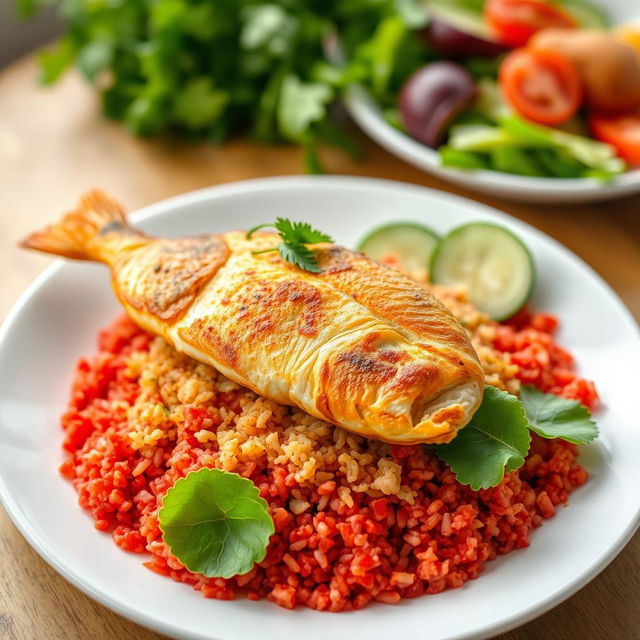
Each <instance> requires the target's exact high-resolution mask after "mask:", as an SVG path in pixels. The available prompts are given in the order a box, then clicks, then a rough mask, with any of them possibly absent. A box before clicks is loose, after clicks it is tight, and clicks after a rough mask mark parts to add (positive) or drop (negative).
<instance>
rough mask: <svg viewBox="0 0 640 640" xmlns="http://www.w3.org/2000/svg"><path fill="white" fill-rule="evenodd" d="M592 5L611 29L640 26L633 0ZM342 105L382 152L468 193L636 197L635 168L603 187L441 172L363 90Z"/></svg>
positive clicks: (639, 173)
mask: <svg viewBox="0 0 640 640" xmlns="http://www.w3.org/2000/svg"><path fill="white" fill-rule="evenodd" d="M596 4H602V6H603V7H605V11H607V13H608V15H610V16H611V19H612V21H613V23H614V24H627V23H631V22H635V23H640V7H639V5H638V3H637V0H607V2H606V3H605V2H603V1H602V0H601V1H600V2H597V1H596ZM345 102H346V105H347V109H348V111H349V113H350V114H351V116H352V117H353V119H354V120H355V121H356V122H357V123H358V125H360V127H361V128H362V129H363V130H364V131H365V132H366V133H367V134H368V135H369V136H371V137H372V138H373V139H374V140H375V141H376V142H377V143H378V144H380V145H381V146H383V147H384V148H385V149H387V150H388V151H390V152H391V153H393V154H395V155H397V156H399V157H400V158H402V159H403V160H406V161H407V162H409V163H411V164H413V165H414V166H416V167H418V168H420V169H424V170H425V171H427V172H428V173H432V174H433V175H436V176H438V177H440V178H443V179H444V180H448V181H449V182H453V183H454V184H458V185H460V186H462V187H465V188H467V189H470V190H472V191H478V192H479V193H488V194H490V195H492V196H494V197H502V198H508V199H511V200H523V201H525V202H588V201H595V200H607V199H610V198H618V197H621V196H626V195H630V194H633V193H638V192H640V169H634V170H632V171H628V172H627V173H625V174H623V175H621V176H619V177H618V178H616V179H615V180H613V181H611V182H608V183H603V182H601V181H598V180H593V179H587V178H579V179H567V178H534V177H528V176H517V175H511V174H508V173H499V172H497V171H464V170H460V169H454V168H449V167H443V166H441V165H440V157H439V155H438V153H437V152H436V151H434V150H433V149H430V148H429V147H427V146H425V145H423V144H421V143H420V142H418V141H417V140H414V139H413V138H411V137H409V136H408V135H406V134H404V133H402V132H401V131H398V130H397V129H395V128H394V127H392V126H391V125H389V124H388V123H387V121H386V120H385V119H384V118H383V117H382V114H381V112H380V109H379V108H378V106H377V104H376V103H375V101H374V100H373V99H372V97H371V96H370V95H369V93H368V92H367V91H366V90H365V89H364V88H362V87H351V88H350V89H349V90H348V91H347V95H346V99H345Z"/></svg>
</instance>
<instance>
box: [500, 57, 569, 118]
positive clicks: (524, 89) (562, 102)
mask: <svg viewBox="0 0 640 640" xmlns="http://www.w3.org/2000/svg"><path fill="white" fill-rule="evenodd" d="M499 81H500V86H501V87H502V91H503V93H504V95H505V98H506V99H507V101H508V102H509V103H510V104H511V105H512V106H513V107H514V108H515V109H516V111H518V113H520V115H522V116H524V117H525V118H528V119H529V120H533V121H534V122H539V123H541V124H548V125H555V124H560V123H561V122H566V121H567V120H569V118H571V117H572V116H573V115H574V114H575V112H576V111H577V110H578V108H579V107H580V104H581V102H582V82H581V80H580V76H579V74H578V70H577V69H576V68H575V66H574V65H573V63H572V62H571V61H570V60H569V59H568V58H566V57H565V56H563V55H560V54H559V53H555V52H554V51H550V50H538V49H535V50H529V49H516V50H515V51H512V52H511V53H510V54H509V55H508V56H507V57H506V58H505V59H504V61H503V62H502V64H501V65H500V73H499Z"/></svg>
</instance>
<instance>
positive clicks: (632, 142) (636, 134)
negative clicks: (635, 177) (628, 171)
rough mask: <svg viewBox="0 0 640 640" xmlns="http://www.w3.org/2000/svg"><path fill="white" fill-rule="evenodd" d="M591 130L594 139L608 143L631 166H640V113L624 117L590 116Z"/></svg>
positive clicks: (628, 114) (597, 114) (595, 114)
mask: <svg viewBox="0 0 640 640" xmlns="http://www.w3.org/2000/svg"><path fill="white" fill-rule="evenodd" d="M589 128H590V129H591V133H592V135H593V137H594V138H596V139H598V140H601V141H602V142H608V143H609V144H610V145H612V146H614V147H615V148H616V151H617V152H618V155H619V156H620V157H621V158H624V159H625V160H626V161H627V162H628V163H629V164H631V165H634V166H640V112H635V113H627V114H624V115H603V114H599V113H594V114H591V115H590V116H589Z"/></svg>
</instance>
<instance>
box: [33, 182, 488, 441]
mask: <svg viewBox="0 0 640 640" xmlns="http://www.w3.org/2000/svg"><path fill="white" fill-rule="evenodd" d="M278 242H279V237H278V236H277V235H276V234H273V233H263V232H259V233H256V234H255V235H254V236H252V238H251V239H249V240H248V239H247V238H246V234H245V233H244V232H240V231H234V232H228V233H222V234H209V235H201V236H193V237H187V238H174V239H170V238H151V237H148V236H146V235H144V234H142V233H141V232H138V231H136V230H134V229H133V228H131V227H130V226H129V224H128V223H127V221H126V217H125V214H124V211H123V210H122V208H121V207H120V205H118V204H117V203H116V202H114V201H113V200H111V199H110V198H108V197H107V196H106V195H104V194H103V193H101V192H97V191H95V192H91V193H89V194H87V195H86V196H85V197H84V198H83V199H82V200H81V202H80V205H79V207H78V209H77V210H75V211H73V212H71V213H68V214H67V215H66V216H65V217H64V218H63V219H62V220H61V222H60V223H58V224H56V225H52V226H50V227H48V228H46V229H44V230H43V231H40V232H36V233H34V234H32V235H31V236H29V237H28V238H26V239H25V241H24V242H23V243H22V246H24V247H27V248H31V249H37V250H40V251H45V252H48V253H55V254H57V255H62V256H65V257H68V258H74V259H81V260H94V261H99V262H104V263H106V264H108V265H109V266H110V267H111V277H112V284H113V288H114V291H115V293H116V295H117V297H118V299H119V300H120V302H121V303H122V304H123V306H124V307H125V309H126V310H127V312H128V314H129V315H130V316H131V317H132V318H133V320H134V321H135V322H137V323H138V324H139V325H140V326H141V327H143V328H144V329H147V330H149V331H151V332H153V333H156V334H158V335H161V336H162V337H164V338H165V339H166V340H167V341H168V342H170V343H171V344H172V345H173V346H174V347H175V348H176V349H177V350H179V351H181V352H184V353H186V354H188V355H190V356H192V357H193V358H195V359H196V360H199V361H201V362H205V363H207V364H209V365H211V366H213V367H215V368H216V369H218V370H219V371H220V372H222V373H223V374H224V375H226V376H227V377H229V378H230V379H232V380H234V381H236V382H238V383H240V384H242V385H244V386H247V387H249V388H251V389H253V390H254V391H256V392H257V393H259V394H261V395H263V396H266V397H268V398H270V399H272V400H275V401H277V402H280V403H283V404H289V405H294V406H298V407H300V408H301V409H303V410H304V411H306V412H307V413H309V414H311V415H313V416H316V417H318V418H321V419H323V420H327V421H329V422H332V423H333V424H335V425H338V426H340V427H343V428H345V429H348V430H350V431H353V432H355V433H357V434H359V435H362V436H366V437H370V438H376V439H379V440H383V441H386V442H390V443H401V444H417V443H424V442H430V443H441V442H449V441H450V440H451V439H452V438H454V437H455V435H456V433H457V432H458V430H459V429H461V428H462V427H464V426H465V425H466V424H467V423H468V422H469V420H470V418H471V416H472V415H473V413H474V412H475V411H476V409H477V408H478V406H479V405H480V402H481V400H482V391H483V387H484V377H483V373H482V369H481V367H480V364H479V362H478V358H477V355H476V353H475V351H474V350H473V348H472V346H471V344H470V343H469V340H468V338H467V335H466V333H465V331H464V329H463V328H462V327H461V326H460V324H459V323H458V322H457V321H456V320H455V318H454V317H453V316H452V315H451V313H450V312H449V311H448V310H447V309H446V308H445V307H444V306H443V305H442V304H441V303H440V302H439V301H437V300H436V299H435V298H434V297H433V295H432V294H431V293H430V292H429V290H428V289H427V288H426V287H424V286H423V285H421V284H419V283H417V282H415V281H413V280H411V279H410V278H407V277H405V276H404V275H402V274H401V273H398V272H397V271H394V270H393V269H390V268H388V267H385V266H384V265H381V264H379V263H378V262H375V261H374V260H371V259H369V258H367V257H366V256H364V255H362V254H359V253H356V252H353V251H350V250H348V249H344V248H342V247H338V246H335V245H331V244H320V245H316V246H315V247H314V251H315V252H316V256H317V258H318V264H319V266H320V267H321V273H319V274H315V273H309V272H307V271H303V270H301V269H299V268H298V267H295V266H293V265H291V264H289V263H287V262H285V261H284V260H282V259H281V258H280V256H279V255H278V254H277V253H275V252H273V253H263V254H259V255H256V254H255V253H254V252H255V251H259V250H262V249H267V248H272V247H275V246H276V245H277V243H278Z"/></svg>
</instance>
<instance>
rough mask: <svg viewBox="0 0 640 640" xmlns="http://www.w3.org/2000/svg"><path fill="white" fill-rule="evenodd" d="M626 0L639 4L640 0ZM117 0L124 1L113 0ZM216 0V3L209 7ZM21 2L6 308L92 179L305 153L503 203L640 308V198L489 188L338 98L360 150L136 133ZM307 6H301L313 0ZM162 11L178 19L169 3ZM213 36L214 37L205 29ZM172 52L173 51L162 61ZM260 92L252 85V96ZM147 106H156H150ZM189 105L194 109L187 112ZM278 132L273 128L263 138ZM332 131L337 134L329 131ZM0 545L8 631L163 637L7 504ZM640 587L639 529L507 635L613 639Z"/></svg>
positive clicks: (2, 204)
mask: <svg viewBox="0 0 640 640" xmlns="http://www.w3.org/2000/svg"><path fill="white" fill-rule="evenodd" d="M126 1H127V0H122V2H121V3H120V4H122V5H124V4H125V3H126ZM218 2H219V3H220V4H219V6H224V7H233V6H234V0H218ZM383 2H384V0H381V2H379V3H378V4H380V5H381V4H382V3H383ZM628 2H629V7H630V8H632V7H635V6H636V3H637V2H638V0H628ZM20 4H21V5H22V6H23V7H26V8H29V7H30V6H31V5H34V4H39V3H38V0H31V1H29V0H22V1H21V3H20ZM95 4H96V6H99V4H100V3H99V2H98V1H96V3H95ZM113 4H114V6H115V4H118V3H117V2H116V1H115V0H114V2H113ZM131 4H132V6H133V5H134V4H136V3H133V2H132V3H131ZM164 4H165V5H167V4H170V3H164ZM176 4H178V5H179V4H184V3H183V2H177V3H176ZM201 4H202V3H201ZM214 4H215V3H213V2H212V3H210V5H211V6H212V7H213V6H214ZM292 4H294V5H297V4H298V2H297V1H296V2H292ZM375 4H376V3H375V2H374V0H361V1H358V0H309V2H308V5H309V6H311V5H314V6H316V7H322V10H323V11H324V10H325V9H326V10H327V11H329V10H332V11H336V12H338V13H339V12H340V11H343V10H344V11H346V10H347V8H349V7H350V8H351V9H349V10H352V9H353V10H354V11H355V10H359V11H362V12H363V14H362V15H363V16H364V17H363V24H364V23H365V22H366V21H367V20H368V19H370V18H371V17H373V19H374V20H375V15H374V14H373V13H372V12H371V11H370V10H369V9H368V7H372V6H374V5H375ZM406 4H410V3H406ZM16 6H17V5H16V3H14V2H10V1H9V0H0V274H2V279H1V284H0V320H2V318H3V317H4V316H5V315H6V314H7V313H8V312H9V309H10V308H11V306H12V305H13V304H14V303H15V301H16V300H17V299H18V297H19V295H20V294H21V293H22V291H24V289H25V288H26V287H27V286H28V284H29V283H30V282H31V281H32V280H33V278H34V277H36V276H37V274H38V273H39V272H40V271H41V270H42V269H43V268H44V267H45V266H46V265H47V264H48V263H49V260H48V259H47V258H46V257H43V256H39V255H35V254H30V253H26V252H23V251H19V250H18V249H17V248H16V244H17V242H18V240H19V239H20V238H21V237H22V236H24V235H26V233H27V232H29V231H32V230H33V229H35V228H38V227H40V226H41V225H42V224H43V223H45V222H46V221H50V220H51V219H52V218H54V217H56V216H57V215H58V214H59V213H60V212H62V211H64V210H67V209H69V208H70V207H72V206H73V205H74V203H75V202H76V201H77V199H78V197H79V196H80V195H81V194H82V192H84V191H85V190H87V189H89V188H92V187H97V186H99V187H101V188H104V189H105V190H106V191H108V192H111V193H112V194H113V195H114V196H115V197H116V198H118V199H120V200H121V201H122V202H123V203H124V204H125V205H126V207H127V209H129V210H135V209H137V208H139V207H142V206H144V205H147V204H150V203H152V202H156V201H158V200H161V199H163V198H166V197H169V196H172V195H175V194H178V193H182V192H186V191H190V190H193V189H197V188H202V187H206V186H211V185H215V184H220V183H225V182H230V181H236V180H243V179H250V178H259V177H265V176H274V175H285V174H298V173H304V172H305V171H306V170H307V169H308V168H309V165H311V168H314V167H315V168H316V169H318V168H319V167H318V166H317V162H318V160H319V159H320V160H321V161H322V165H323V167H325V168H328V169H329V170H330V171H331V172H332V173H337V174H350V175H362V176H372V177H378V178H385V179H394V180H401V181H405V182H412V183H415V184H419V185H423V186H427V187H432V188H436V189H441V190H445V191H451V192H454V193H458V194H460V195H463V196H466V197H469V198H472V199H475V200H479V201H482V202H485V203H488V204H490V205H493V206H496V207H497V208H499V209H501V210H504V211H507V212H509V213H511V214H512V215H514V216H516V217H518V218H521V219H523V220H525V221H527V222H529V223H530V224H533V225H534V226H536V227H538V228H539V229H542V230H543V231H545V232H546V233H548V234H549V235H551V236H552V237H554V238H556V239H557V240H559V241H560V242H562V243H563V244H565V245H566V246H567V247H568V248H569V249H571V250H573V251H574V252H575V253H577V254H578V255H579V256H581V257H582V258H583V259H585V260H586V261H587V262H588V263H589V264H590V265H591V266H592V267H593V268H594V269H595V270H596V271H598V272H599V273H600V274H601V275H602V276H603V277H604V278H605V279H606V280H607V281H608V282H609V283H610V284H611V285H612V286H613V287H614V289H615V290H616V291H617V292H618V294H619V295H620V296H621V297H622V298H623V300H624V301H625V303H626V304H627V305H628V306H629V307H630V308H631V310H632V312H633V313H634V314H635V315H636V317H640V216H638V205H639V204H640V200H639V199H638V196H633V197H629V198H626V199H622V200H617V201H615V202H612V203H605V204H602V203H596V202H594V203H590V204H582V205H574V206H562V207H561V206H549V205H538V204H533V203H529V202H524V203H523V202H520V203H516V202H510V201H506V200H501V199H499V198H498V197H497V196H496V195H495V194H494V195H487V196H483V195H479V194H478V193H476V192H472V191H470V190H468V189H466V188H464V187H455V186H453V185H451V184H450V183H447V182H444V181H443V180H441V179H439V178H436V177H434V176H432V175H430V174H427V173H425V172H423V171H421V170H420V169H418V168H416V167H414V166H411V165H409V164H407V163H405V162H404V161H402V160H400V159H399V158H397V157H395V156H393V155H391V154H390V153H389V152H387V151H385V150H384V149H382V148H381V147H379V146H378V145H376V144H374V143H373V142H371V141H370V140H368V139H367V138H366V137H365V136H364V135H363V134H361V133H360V132H358V130H357V129H356V127H355V126H354V125H353V124H352V123H350V122H349V121H348V119H347V118H346V116H345V114H344V112H343V111H342V110H341V109H338V114H337V118H338V120H339V121H340V122H341V123H342V124H344V125H345V127H346V130H347V131H348V132H349V135H350V138H351V139H352V140H353V141H355V143H356V145H357V147H358V149H359V152H358V153H355V154H354V153H349V152H347V153H345V152H344V151H343V150H339V149H337V148H336V147H335V144H336V143H337V146H338V147H344V146H345V143H344V140H342V139H339V140H338V139H336V138H335V136H334V137H333V139H332V140H331V142H332V143H334V144H333V146H327V145H325V144H323V145H322V146H321V148H320V149H319V158H316V157H315V155H311V157H310V154H309V149H308V148H307V145H306V144H305V140H304V139H302V138H301V142H300V144H281V142H282V140H281V139H280V140H278V144H265V140H264V139H263V140H257V139H256V137H255V136H248V135H241V136H233V137H232V138H231V139H230V140H229V141H226V142H225V143H224V144H219V140H218V139H217V138H215V136H214V135H213V134H212V135H211V136H210V139H202V137H197V136H190V135H181V136H176V135H172V134H171V133H168V134H167V133H162V134H161V135H159V136H156V137H153V136H152V137H143V138H140V137H136V136H135V135H132V125H131V121H130V122H128V123H124V124H123V123H122V122H119V121H114V120H109V119H106V118H104V117H103V116H102V114H101V102H100V98H99V96H98V92H97V91H96V90H95V89H94V88H92V87H91V86H90V85H89V84H88V83H87V82H86V80H85V79H84V78H82V77H81V74H80V73H79V72H78V71H77V70H75V69H73V70H71V71H69V72H68V73H66V74H64V75H62V77H61V78H60V79H59V81H58V82H57V83H55V84H53V85H52V86H47V87H43V86H41V85H40V84H39V82H38V79H39V77H40V70H39V66H38V61H37V56H36V54H35V53H34V52H35V50H36V49H37V48H39V47H41V46H43V45H45V44H48V43H50V42H52V41H53V40H54V39H55V38H56V36H57V35H58V34H60V33H62V31H63V29H62V23H61V21H60V20H59V18H58V16H57V14H56V11H55V9H54V8H53V7H50V6H44V7H43V8H42V9H41V10H40V11H39V12H38V13H37V15H35V16H34V17H32V18H30V19H29V20H23V19H19V18H18V17H17V12H16ZM299 6H304V2H302V3H300V5H299ZM358 7H359V8H358ZM278 15H279V14H278V12H277V11H275V12H274V11H273V9H271V11H270V13H269V12H267V13H263V14H262V16H258V17H257V18H256V19H255V22H254V26H255V28H256V30H254V32H253V33H254V37H256V38H258V36H260V37H265V34H267V35H268V34H269V33H271V34H272V35H283V34H285V35H286V28H285V27H283V24H285V25H286V21H285V22H284V23H282V22H278V19H280V20H281V18H282V16H281V15H280V18H278ZM367 16H368V17H367ZM164 19H166V21H167V24H168V25H169V26H171V21H172V17H171V15H170V14H168V15H167V16H165V17H164ZM274 20H275V22H274ZM207 24H209V23H207V22H206V21H200V22H198V21H195V22H194V24H193V25H192V27H191V28H193V29H196V30H198V28H199V27H203V26H204V27H206V26H207ZM274 25H275V27H274ZM125 26H126V24H125ZM200 33H202V32H200ZM261 34H262V35H261ZM203 35H206V36H207V37H208V34H207V33H204V34H203ZM356 35H357V34H356ZM273 42H275V43H276V44H275V45H273ZM277 43H278V38H275V40H273V41H272V43H271V44H272V45H273V46H275V49H274V48H272V49H270V51H269V55H270V56H272V57H273V58H274V59H276V58H278V56H279V55H280V53H279V50H278V46H279V45H278V44H277ZM96 51H98V50H95V49H94V51H93V53H94V54H95V53H96ZM220 55H221V57H224V55H228V52H224V51H222V52H220ZM247 60H248V64H252V63H253V62H255V60H254V59H253V58H251V57H249V58H248V59H247ZM264 60H267V63H266V65H267V66H268V65H270V64H271V60H272V58H269V57H267V58H264V59H263V60H262V62H260V60H258V61H257V62H256V64H257V63H258V62H260V64H263V65H264V64H265V62H264ZM94 61H95V59H94ZM296 62H297V63H298V64H300V65H301V68H300V69H298V72H299V74H301V76H302V77H303V80H305V77H304V74H305V73H306V72H310V69H306V68H305V66H304V58H301V59H300V60H298V61H296V60H294V61H292V64H295V63H296ZM171 63H172V61H171V60H170V61H169V63H168V67H165V70H166V69H167V68H170V67H171ZM274 64H275V63H274ZM161 71H162V69H161ZM321 71H322V70H321ZM325 71H326V70H325ZM160 75H161V74H160ZM289 89H290V90H291V91H293V92H294V94H295V101H294V102H293V104H294V108H292V110H291V112H290V113H288V114H286V115H287V118H285V121H286V124H288V125H292V124H299V123H300V122H299V120H300V115H301V114H303V115H304V117H305V118H307V119H308V118H310V117H311V118H312V117H314V113H316V112H314V111H313V110H312V109H314V108H316V107H317V105H318V103H322V102H323V101H324V102H326V101H327V99H326V96H323V95H321V93H322V92H320V93H319V92H318V91H317V90H315V93H314V89H313V88H311V90H309V87H308V86H306V87H304V86H303V87H301V86H300V85H297V86H296V85H295V84H293V85H290V87H289ZM192 91H193V92H195V94H196V97H198V98H204V100H203V101H201V102H199V103H198V104H199V105H200V106H202V105H203V104H204V105H205V115H206V110H207V109H209V110H210V111H212V110H215V108H216V94H215V88H212V87H211V86H206V85H203V84H200V85H197V86H195V87H192ZM198 92H200V93H198ZM174 93H175V92H174ZM175 97H176V96H175V95H173V98H175ZM191 97H193V96H191ZM241 98H242V96H241ZM244 99H246V98H244ZM252 99H253V98H252V97H251V96H250V97H249V99H248V102H251V100H252ZM309 105H311V109H310V107H309ZM314 105H315V106H314ZM191 113H192V112H191V110H190V109H187V110H186V117H187V123H188V122H189V121H190V120H189V118H190V114H191ZM199 113H201V114H202V111H200V112H199ZM134 115H136V114H134ZM137 115H142V116H144V117H145V118H146V117H147V116H148V115H149V114H148V113H142V114H140V113H138V114H137ZM151 115H153V114H151ZM180 116H181V117H182V118H183V119H184V117H185V113H184V112H183V113H181V114H180ZM144 122H146V123H148V122H152V119H151V120H149V119H146V120H144ZM191 122H193V121H191ZM196 124H197V123H196ZM268 124H269V126H273V123H268ZM267 129H268V127H267ZM287 132H288V133H289V134H291V135H289V139H294V140H295V136H296V135H297V131H296V130H293V129H291V127H289V128H288V129H287ZM271 133H272V132H271V131H267V135H265V136H264V137H265V139H267V138H269V135H270V134H271ZM324 133H326V134H327V135H328V138H331V136H330V135H329V134H331V133H332V132H324ZM333 133H335V132H333ZM347 146H348V144H347ZM347 151H353V149H347ZM0 557H2V558H3V570H2V572H1V574H2V575H0V639H1V640H5V639H6V640H14V639H15V640H33V639H35V638H38V639H39V638H46V639H47V640H58V639H60V640H63V639H64V640H74V639H75V638H78V639H79V638H86V637H92V638H95V640H120V639H122V640H124V639H125V638H136V640H147V639H149V640H151V639H152V638H153V639H156V638H159V636H157V635H156V634H152V633H151V632H147V631H145V630H143V629H140V628H138V627H136V626H135V625H133V624H132V623H129V622H128V621H126V620H124V619H122V618H120V617H119V616H117V615H116V614H114V613H112V612H110V611H108V610H107V609H105V608H104V607H101V606H100V605H97V604H96V603H94V602H93V601H92V600H90V599H89V598H87V597H85V596H84V595H83V594H81V593H80V592H79V591H77V590H76V589H75V588H74V587H72V586H71V585H70V584H68V583H66V582H65V581H64V580H63V578H62V577H60V576H59V575H57V574H56V573H55V572H54V571H53V570H52V569H50V568H49V567H48V566H47V565H45V563H44V562H43V561H41V560H40V559H39V558H38V557H37V555H36V554H35V552H34V551H33V550H32V549H31V548H30V547H29V546H28V544H27V543H26V542H25V541H24V540H23V539H22V537H21V536H20V534H19V533H18V532H17V530H15V528H14V527H13V526H12V525H11V523H10V522H9V520H8V518H7V517H6V515H5V514H4V512H2V511H1V510H0ZM639 593H640V538H638V537H636V538H635V540H634V542H633V543H632V544H631V545H630V547H628V548H627V549H626V550H625V551H624V552H623V553H622V554H621V555H620V557H619V558H618V559H617V560H616V561H615V562H614V563H613V564H612V565H611V566H610V567H609V568H608V569H607V570H606V571H605V572H604V573H603V574H602V576H601V577H599V578H598V580H596V581H594V582H592V583H591V584H590V585H589V586H588V587H586V588H585V589H584V590H582V591H581V592H580V593H579V594H578V595H576V596H574V597H573V598H571V599H570V600H569V601H567V602H566V603H564V604H563V605H561V606H560V607H558V608H556V609H555V610H554V611H552V612H550V613H549V614H547V615H546V616H543V617H542V618H540V619H539V620H536V621H534V622H532V623H531V624H529V625H527V626H526V627H525V628H524V629H520V630H517V631H514V632H512V633H510V634H506V635H505V636H504V640H534V639H536V640H537V639H538V638H554V639H555V638H558V639H563V640H564V639H565V638H566V639H569V640H573V639H574V638H575V639H576V640H577V639H578V638H580V639H581V640H600V638H605V637H612V638H620V639H621V640H626V639H627V638H628V639H629V640H632V636H630V635H628V633H629V630H630V629H634V628H635V629H638V628H639V627H638V624H639V623H640V619H639V618H638V614H637V607H630V606H629V604H628V603H629V602H630V601H635V600H634V598H635V599H636V600H637V595H638V594H639ZM568 620H571V625H572V630H571V632H570V635H559V632H558V630H559V629H566V628H567V625H568V622H567V621H568ZM594 634H595V635H594ZM633 638H634V639H635V636H633Z"/></svg>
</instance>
